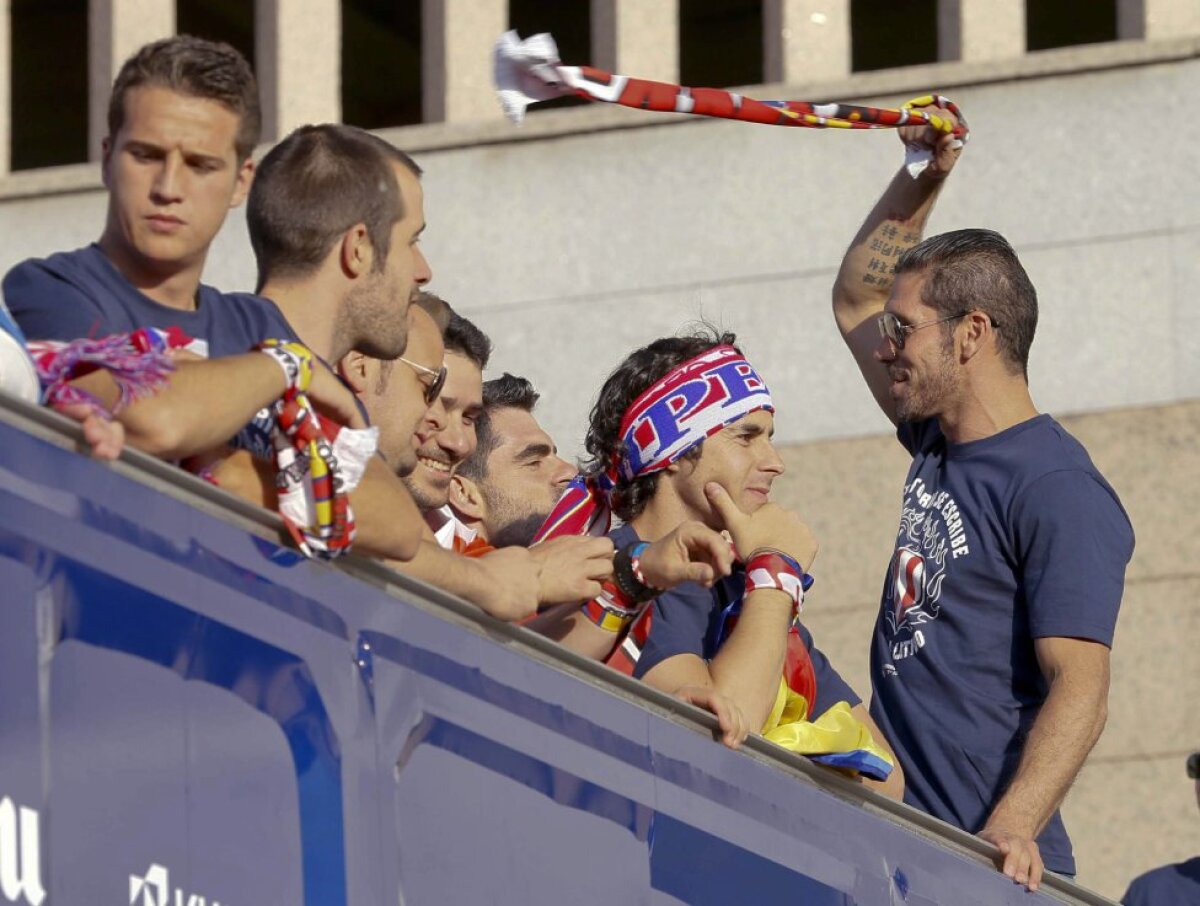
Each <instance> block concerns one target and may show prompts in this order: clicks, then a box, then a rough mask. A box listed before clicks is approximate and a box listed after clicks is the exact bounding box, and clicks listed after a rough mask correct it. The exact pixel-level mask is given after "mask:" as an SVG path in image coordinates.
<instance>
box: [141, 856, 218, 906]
mask: <svg viewBox="0 0 1200 906" xmlns="http://www.w3.org/2000/svg"><path fill="white" fill-rule="evenodd" d="M171 893H172V891H171V878H170V875H169V874H168V873H167V869H166V867H165V866H162V865H158V864H157V863H155V864H152V865H151V866H150V868H149V869H148V870H147V871H146V873H145V874H144V875H142V876H141V877H139V876H138V875H130V876H129V906H221V904H220V903H218V902H217V901H216V900H213V901H212V903H211V904H210V903H209V902H208V900H206V899H205V898H204V897H202V896H200V895H199V894H196V893H191V894H189V893H186V892H184V891H183V890H180V889H179V888H178V887H176V888H175V890H174V893H175V898H174V899H173V900H172V899H171Z"/></svg>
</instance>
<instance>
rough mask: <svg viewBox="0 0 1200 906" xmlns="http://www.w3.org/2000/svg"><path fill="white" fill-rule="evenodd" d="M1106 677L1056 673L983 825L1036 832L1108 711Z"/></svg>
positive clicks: (1060, 797) (1055, 805)
mask: <svg viewBox="0 0 1200 906" xmlns="http://www.w3.org/2000/svg"><path fill="white" fill-rule="evenodd" d="M1107 699H1108V685H1107V682H1103V683H1101V682H1097V681H1096V680H1094V679H1093V678H1090V677H1084V678H1079V677H1075V678H1069V677H1065V676H1064V677H1060V678H1058V679H1057V680H1056V681H1054V682H1052V683H1051V685H1050V691H1049V694H1048V695H1047V696H1046V701H1045V703H1044V704H1043V705H1042V709H1041V711H1040V712H1039V713H1038V716H1037V719H1036V720H1035V721H1034V723H1033V726H1032V727H1031V728H1030V731H1029V737H1028V739H1027V740H1026V742H1025V747H1024V749H1023V750H1022V752H1021V762H1020V765H1019V767H1018V768H1017V773H1016V775H1015V776H1014V777H1013V779H1012V782H1011V783H1010V784H1009V786H1008V790H1007V791H1006V792H1005V793H1004V795H1003V796H1002V797H1001V799H1000V801H999V802H998V803H997V804H996V807H995V808H994V809H993V810H992V814H991V816H990V817H989V818H988V821H987V826H989V827H1003V828H1006V829H1011V830H1014V831H1017V832H1019V833H1022V834H1025V835H1027V836H1028V837H1029V838H1030V839H1032V838H1034V837H1036V836H1037V835H1038V834H1039V833H1041V831H1042V829H1043V828H1044V827H1045V826H1046V822H1048V821H1049V820H1050V817H1051V816H1052V815H1053V814H1054V811H1055V809H1057V808H1058V807H1059V805H1061V804H1062V801H1063V798H1064V797H1065V796H1066V794H1067V790H1068V789H1070V787H1071V784H1072V783H1073V782H1074V780H1075V777H1076V775H1077V774H1078V773H1079V769H1080V767H1082V765H1083V762H1084V759H1086V758H1087V755H1088V753H1089V752H1090V751H1091V750H1092V747H1093V746H1094V745H1095V744H1096V740H1098V739H1099V738H1100V733H1101V731H1102V730H1103V729H1104V723H1105V720H1106V719H1107V715H1108V707H1107Z"/></svg>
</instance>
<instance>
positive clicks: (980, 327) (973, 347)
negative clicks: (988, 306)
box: [961, 311, 993, 363]
mask: <svg viewBox="0 0 1200 906" xmlns="http://www.w3.org/2000/svg"><path fill="white" fill-rule="evenodd" d="M962 330H963V338H962V353H961V356H962V360H963V362H964V363H965V362H969V361H970V360H971V359H973V358H974V357H975V356H976V355H977V354H978V353H979V352H980V351H981V350H982V349H983V344H984V342H985V341H986V340H987V338H988V334H990V333H991V332H992V330H993V328H992V320H991V318H989V317H988V316H987V315H986V314H985V313H983V312H981V311H973V312H970V313H969V314H968V315H967V316H966V317H964V318H963V325H962Z"/></svg>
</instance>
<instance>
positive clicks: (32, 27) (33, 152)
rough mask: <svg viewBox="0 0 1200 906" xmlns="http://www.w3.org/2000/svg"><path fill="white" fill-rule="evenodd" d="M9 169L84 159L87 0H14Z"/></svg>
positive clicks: (85, 142)
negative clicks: (10, 155) (10, 164)
mask: <svg viewBox="0 0 1200 906" xmlns="http://www.w3.org/2000/svg"><path fill="white" fill-rule="evenodd" d="M11 9H12V19H11V20H10V23H11V25H10V27H11V29H12V32H11V36H12V59H11V63H12V145H11V150H12V158H11V160H12V169H14V170H31V169H34V168H36V167H54V166H58V165H60V164H77V163H82V162H84V161H86V160H87V159H88V32H87V28H88V25H87V23H88V13H87V0H12V7H11Z"/></svg>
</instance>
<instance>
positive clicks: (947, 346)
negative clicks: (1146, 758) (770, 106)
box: [833, 129, 1133, 890]
mask: <svg viewBox="0 0 1200 906" xmlns="http://www.w3.org/2000/svg"><path fill="white" fill-rule="evenodd" d="M931 131H932V130H929V132H931ZM901 138H902V139H905V140H907V141H908V142H909V143H915V144H923V145H924V146H925V147H926V148H927V149H928V150H930V151H932V152H933V164H932V165H931V166H930V167H929V168H927V169H926V170H925V172H923V173H922V174H921V175H920V176H918V177H917V178H915V179H914V178H913V177H912V176H910V175H909V173H908V172H907V171H906V170H901V171H900V172H899V173H898V174H897V175H896V176H895V178H894V179H893V180H892V182H891V184H890V186H889V187H888V189H887V191H886V192H885V194H884V196H883V198H882V199H880V201H879V202H878V203H877V204H876V205H875V208H874V209H873V210H872V211H871V213H870V214H869V215H868V217H867V220H866V222H865V223H864V224H863V226H862V228H861V229H860V230H859V232H858V235H857V236H855V238H854V241H853V242H852V244H851V246H850V249H849V250H848V251H847V253H846V256H845V259H844V260H843V262H842V266H841V270H840V272H839V274H838V278H837V282H836V284H835V286H834V291H833V309H834V316H835V318H836V320H837V324H838V327H839V329H840V330H841V333H842V336H843V338H844V339H845V341H846V343H847V345H848V346H849V348H850V351H851V352H852V354H853V355H854V358H855V361H856V362H857V363H858V366H859V368H860V370H861V371H862V374H863V377H864V378H865V379H866V382H867V386H868V387H869V388H870V390H871V392H872V394H873V395H874V397H875V400H876V401H877V402H878V403H879V405H880V407H881V408H882V409H883V411H884V412H885V413H886V414H887V416H888V417H889V418H890V419H891V420H892V422H893V423H894V424H895V425H896V427H897V436H898V438H899V440H900V442H901V443H902V444H903V445H904V447H905V449H906V450H908V452H909V453H910V454H911V455H912V457H913V460H912V466H911V467H910V469H909V474H908V478H907V480H906V482H905V485H904V489H903V500H902V511H901V519H900V526H899V530H898V532H897V535H896V545H895V551H894V554H893V556H892V560H891V563H890V565H889V567H888V572H887V575H886V579H885V582H884V591H883V596H882V602H881V607H880V612H879V617H878V619H877V622H876V627H875V633H874V639H873V643H872V650H871V676H872V687H873V692H874V695H873V701H872V705H871V714H872V716H873V717H874V718H875V720H876V722H877V723H878V724H879V725H880V727H881V728H882V729H883V731H884V733H885V734H886V735H887V737H888V739H889V740H891V742H892V744H893V747H894V748H895V750H896V754H897V755H898V756H899V759H900V762H901V764H902V765H903V767H904V773H905V777H906V788H905V799H906V801H907V802H909V803H910V804H912V805H914V806H916V807H918V808H921V809H923V810H925V811H928V812H930V813H931V814H933V815H936V816H937V817H939V818H941V819H942V820H945V821H947V822H949V823H951V824H955V825H957V826H959V827H961V828H963V829H965V830H968V831H970V832H972V833H977V834H979V836H980V837H982V838H983V839H985V840H988V841H990V842H992V843H994V844H995V845H996V846H997V848H998V850H999V856H998V864H999V865H1000V867H1001V868H1002V870H1003V871H1004V873H1005V874H1006V875H1008V876H1009V877H1011V878H1013V879H1014V880H1015V881H1016V882H1018V883H1021V884H1025V885H1027V886H1028V887H1029V888H1030V889H1031V890H1032V889H1036V888H1037V887H1038V885H1039V883H1040V880H1041V876H1042V873H1043V870H1044V868H1049V869H1050V870H1052V871H1056V872H1059V873H1061V874H1066V875H1073V874H1074V873H1075V862H1074V858H1073V855H1072V851H1071V844H1070V840H1069V839H1068V837H1067V833H1066V830H1065V828H1064V827H1063V823H1062V819H1061V818H1060V817H1059V814H1058V806H1059V804H1060V803H1061V801H1062V799H1063V797H1064V796H1065V794H1066V791H1067V789H1068V788H1069V787H1070V785H1071V783H1072V781H1073V780H1074V778H1075V776H1076V774H1077V773H1078V772H1079V769H1080V767H1081V766H1082V764H1083V761H1084V758H1085V757H1086V756H1087V754H1088V752H1089V751H1090V750H1091V748H1092V746H1093V745H1094V744H1095V742H1096V740H1097V739H1098V738H1099V735H1100V732H1101V730H1102V729H1103V726H1104V722H1105V716H1106V709H1107V697H1108V675H1109V647H1110V646H1111V644H1112V638H1113V629H1114V627H1115V624H1116V619H1117V611H1118V608H1119V606H1120V603H1121V596H1122V593H1123V588H1124V577H1125V567H1126V564H1127V563H1128V562H1129V559H1130V556H1131V555H1132V552H1133V531H1132V528H1131V527H1130V525H1129V520H1128V517H1127V516H1126V514H1125V511H1124V509H1123V508H1122V507H1121V504H1120V501H1119V499H1118V498H1117V495H1116V493H1115V492H1114V491H1113V489H1112V488H1111V487H1110V486H1109V485H1108V483H1107V482H1106V481H1105V480H1104V478H1103V476H1102V475H1101V474H1100V473H1099V471H1097V469H1096V468H1095V466H1094V465H1093V464H1092V462H1091V460H1090V459H1089V458H1088V455H1087V452H1086V451H1085V450H1084V448H1083V447H1082V446H1081V445H1080V444H1079V442H1078V441H1076V440H1075V439H1074V438H1073V437H1071V436H1070V435H1069V434H1068V433H1067V432H1066V431H1065V430H1064V429H1063V428H1062V426H1060V425H1059V424H1058V423H1057V422H1055V421H1054V419H1052V418H1051V417H1050V416H1048V415H1042V414H1039V413H1038V411H1037V409H1036V408H1035V406H1034V404H1033V400H1032V397H1031V395H1030V391H1029V385H1028V370H1027V363H1028V358H1029V349H1030V345H1031V343H1032V342H1033V336H1034V330H1035V328H1036V326H1037V314H1038V308H1037V293H1036V291H1035V290H1034V287H1033V285H1032V283H1031V282H1030V280H1029V277H1028V276H1027V275H1026V273H1025V270H1024V268H1023V267H1022V266H1021V263H1020V261H1019V260H1018V259H1017V256H1016V253H1015V252H1014V251H1013V249H1012V247H1011V246H1010V245H1009V244H1008V242H1006V241H1005V240H1004V238H1003V237H1001V236H1000V235H999V234H997V233H994V232H991V231H990V230H958V231H956V232H953V233H947V234H945V235H942V236H935V237H933V238H931V239H928V240H926V241H924V242H921V241H920V240H921V234H922V232H923V229H924V226H925V222H926V220H927V218H928V216H929V213H930V211H931V209H932V207H933V203H934V200H935V199H936V196H937V194H938V191H939V189H940V188H941V185H942V181H943V180H944V178H945V176H946V175H947V174H948V173H949V172H950V170H951V169H952V168H953V166H954V163H955V159H956V157H957V154H958V152H957V150H955V149H954V148H953V147H952V146H951V143H950V139H949V138H942V139H937V138H936V137H935V136H932V135H929V134H927V133H926V131H925V130H922V129H907V130H902V135H901ZM918 243H919V244H918Z"/></svg>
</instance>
